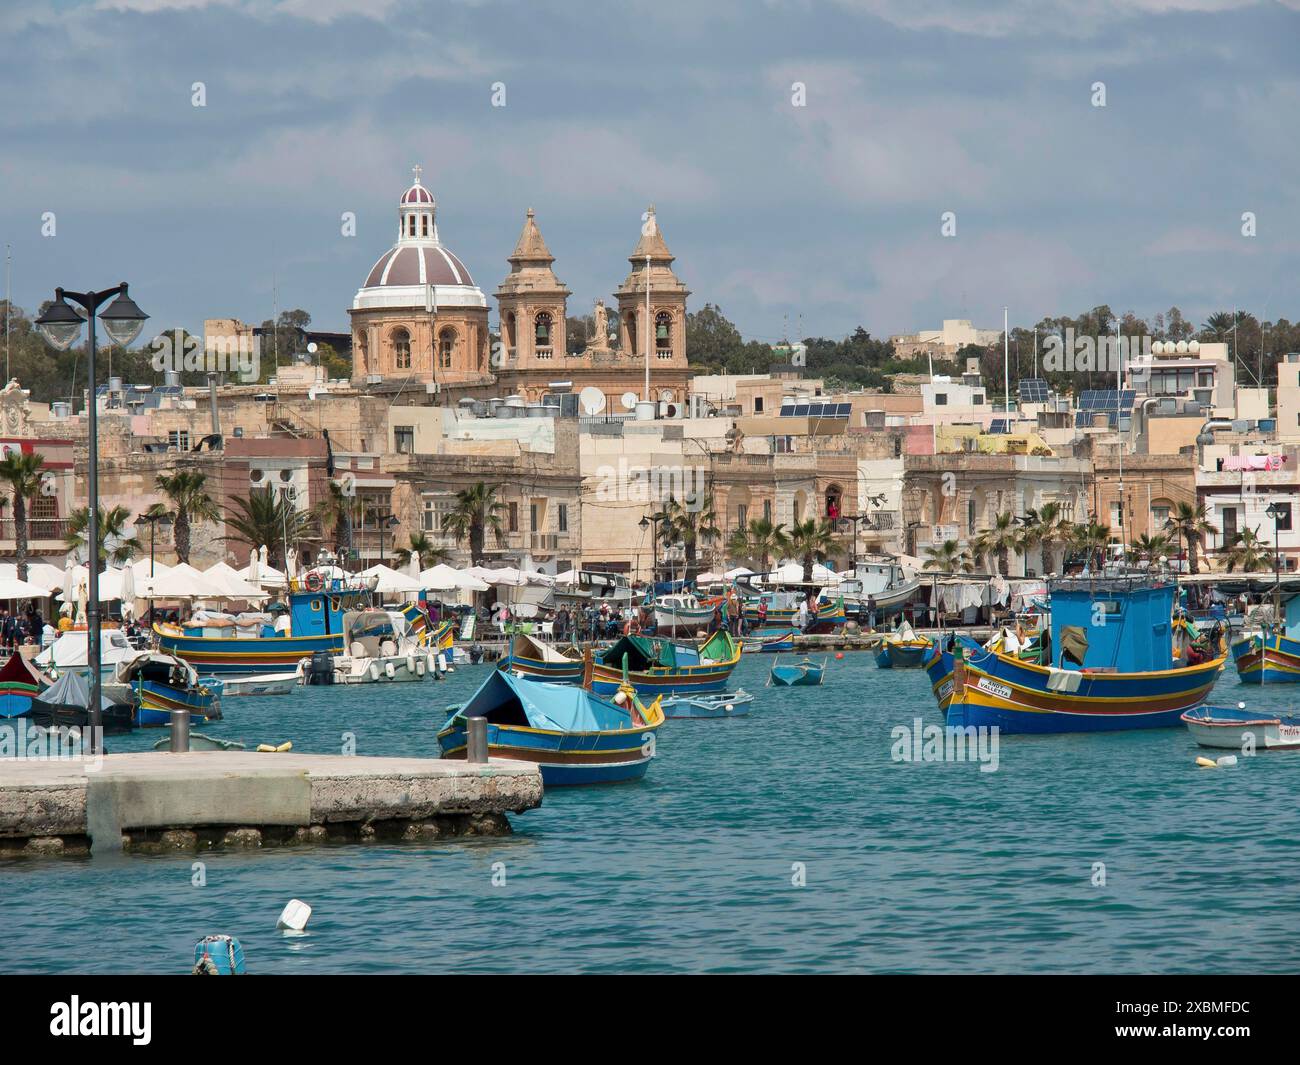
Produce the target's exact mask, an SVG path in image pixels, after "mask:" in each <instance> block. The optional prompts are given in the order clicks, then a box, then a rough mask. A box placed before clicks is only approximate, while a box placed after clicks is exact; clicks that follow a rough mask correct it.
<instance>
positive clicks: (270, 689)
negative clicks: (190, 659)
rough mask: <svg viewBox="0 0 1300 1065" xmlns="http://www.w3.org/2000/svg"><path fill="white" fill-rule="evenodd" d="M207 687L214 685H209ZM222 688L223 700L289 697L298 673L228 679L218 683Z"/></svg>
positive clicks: (296, 681) (265, 674)
mask: <svg viewBox="0 0 1300 1065" xmlns="http://www.w3.org/2000/svg"><path fill="white" fill-rule="evenodd" d="M204 683H205V685H206V686H207V687H213V686H214V685H211V684H207V681H206V680H205V681H204ZM217 683H218V684H220V686H221V698H223V699H228V698H232V697H236V696H244V695H288V694H289V693H290V692H291V691H293V688H294V685H295V684H297V683H298V674H297V673H263V674H261V675H260V676H258V675H254V676H251V677H226V678H224V679H223V680H220V681H218V682H217Z"/></svg>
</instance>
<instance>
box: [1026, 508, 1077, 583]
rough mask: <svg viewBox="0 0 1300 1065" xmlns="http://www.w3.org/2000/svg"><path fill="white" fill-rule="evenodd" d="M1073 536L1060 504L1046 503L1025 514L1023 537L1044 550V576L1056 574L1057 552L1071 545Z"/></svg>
mask: <svg viewBox="0 0 1300 1065" xmlns="http://www.w3.org/2000/svg"><path fill="white" fill-rule="evenodd" d="M1071 534H1072V525H1071V523H1070V522H1069V521H1067V520H1066V518H1065V512H1064V511H1063V510H1062V509H1061V504H1060V503H1044V504H1043V506H1042V507H1040V508H1039V509H1037V510H1035V509H1033V508H1030V509H1029V510H1027V511H1026V512H1025V533H1024V534H1022V535H1023V538H1024V539H1025V540H1026V541H1030V542H1032V543H1034V544H1037V545H1038V546H1039V547H1041V548H1042V552H1043V573H1044V575H1046V574H1049V573H1055V572H1056V566H1055V562H1056V555H1055V550H1056V548H1057V547H1064V546H1065V545H1066V544H1068V543H1070V539H1071Z"/></svg>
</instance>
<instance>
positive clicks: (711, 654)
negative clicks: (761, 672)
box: [700, 629, 736, 662]
mask: <svg viewBox="0 0 1300 1065" xmlns="http://www.w3.org/2000/svg"><path fill="white" fill-rule="evenodd" d="M735 657H736V641H735V640H733V639H732V638H731V633H729V632H726V631H725V630H722V629H719V630H718V631H717V632H715V633H714V634H713V635H712V636H710V637H709V638H708V639H707V640H705V641H704V644H703V646H702V647H701V648H700V661H701V662H730V661H731V660H732V659H733V658H735Z"/></svg>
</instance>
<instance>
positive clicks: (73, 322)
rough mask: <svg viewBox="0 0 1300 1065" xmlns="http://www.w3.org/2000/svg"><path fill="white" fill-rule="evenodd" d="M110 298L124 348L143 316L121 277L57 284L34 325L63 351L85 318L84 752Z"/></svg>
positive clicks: (93, 672) (96, 708) (95, 618)
mask: <svg viewBox="0 0 1300 1065" xmlns="http://www.w3.org/2000/svg"><path fill="white" fill-rule="evenodd" d="M112 297H117V298H116V299H113V302H112V303H110V304H109V305H108V306H107V307H106V308H105V309H104V312H103V313H102V314H99V319H100V321H102V322H103V323H104V332H106V333H107V334H108V336H109V339H110V340H112V341H113V342H114V343H115V344H121V345H122V347H126V346H127V345H128V344H130V343H131V342H132V341H133V340H135V338H136V337H138V336H139V335H140V330H141V329H142V328H144V323H145V321H146V320H147V319H148V317H149V316H148V315H147V314H145V313H144V311H142V310H140V308H139V307H138V306H136V303H135V301H134V300H133V299H131V297H130V296H129V295H127V287H126V282H125V281H123V282H122V283H121V284H120V285H118V286H117V287H115V288H109V289H104V290H103V291H102V292H69V291H67V290H65V289H62V288H56V289H55V290H54V302H53V303H52V304H50V306H49V307H48V308H46V310H45V313H44V314H42V315H41V316H40V317H39V318H37V319H36V324H37V325H38V326H39V327H40V330H41V332H42V333H43V334H44V335H45V339H46V340H48V341H49V342H50V343H51V344H53V345H54V346H55V347H56V348H58V349H59V350H60V351H67V350H68V348H70V347H72V345H73V343H74V342H75V341H76V339H77V337H79V336H80V335H81V327H82V325H84V324H86V323H87V322H88V323H89V326H90V328H89V332H88V334H87V341H86V377H87V383H88V384H89V386H90V390H89V393H88V402H87V405H86V414H87V419H88V421H87V425H86V431H87V434H88V436H89V445H90V448H89V460H88V467H89V468H88V470H87V476H86V484H87V494H88V495H89V497H90V498H89V500H88V514H87V529H86V542H87V544H88V548H87V554H88V557H87V559H86V562H87V566H86V568H87V569H88V570H89V571H90V572H89V575H88V581H87V584H88V587H87V589H86V591H87V600H88V602H87V604H86V625H87V634H86V635H87V652H88V654H87V658H88V660H89V665H90V716H89V723H90V753H92V754H95V753H98V752H99V751H100V743H99V732H100V729H101V726H102V719H101V715H100V698H101V682H100V676H99V667H100V653H99V476H98V473H99V471H98V466H99V439H98V436H97V433H98V431H99V425H98V418H97V410H96V407H97V400H96V396H95V316H96V314H97V312H98V311H99V308H100V306H101V305H102V304H103V303H105V302H106V301H107V300H109V299H111V298H112ZM68 300H71V301H72V302H73V303H76V304H78V305H80V306H81V307H82V308H84V309H85V311H86V313H85V314H84V315H83V314H81V313H80V312H79V311H77V310H76V309H75V308H73V307H70V306H68V303H67V301H68Z"/></svg>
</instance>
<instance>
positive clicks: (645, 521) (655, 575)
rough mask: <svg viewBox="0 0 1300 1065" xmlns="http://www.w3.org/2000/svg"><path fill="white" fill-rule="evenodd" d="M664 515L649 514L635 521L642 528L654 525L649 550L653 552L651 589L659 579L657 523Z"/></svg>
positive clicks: (665, 515)
mask: <svg viewBox="0 0 1300 1065" xmlns="http://www.w3.org/2000/svg"><path fill="white" fill-rule="evenodd" d="M666 517H668V515H667V514H651V515H650V516H649V517H648V518H647V517H643V518H642V519H641V520H640V521H639V522H637V525H639V526H640V527H641V528H643V529H648V528H650V526H651V525H653V526H654V537H653V539H652V540H651V550H652V551H653V552H654V554H653V555H652V556H651V557H652V558H653V560H654V561H653V562H652V563H651V565H650V587H651V589H653V588H654V584H655V581H657V580H658V579H659V523H660V522H661V521H663V520H664V519H665V518H666Z"/></svg>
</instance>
